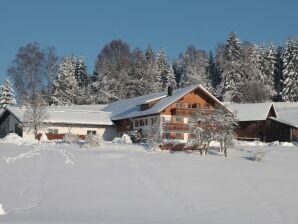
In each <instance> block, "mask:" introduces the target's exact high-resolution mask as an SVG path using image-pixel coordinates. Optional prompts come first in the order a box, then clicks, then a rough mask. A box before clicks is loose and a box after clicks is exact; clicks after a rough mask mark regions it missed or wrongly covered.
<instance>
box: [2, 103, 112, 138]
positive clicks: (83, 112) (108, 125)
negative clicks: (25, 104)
mask: <svg viewBox="0 0 298 224" xmlns="http://www.w3.org/2000/svg"><path fill="white" fill-rule="evenodd" d="M105 106H106V105H75V106H51V107H47V109H46V114H47V118H46V119H45V120H44V124H45V127H44V128H43V129H41V130H40V131H39V133H41V134H43V133H46V134H49V135H51V136H55V135H60V137H61V134H66V133H72V134H76V135H87V134H99V135H101V136H102V137H103V138H104V139H105V140H112V139H113V138H114V137H115V136H117V132H116V127H115V125H114V123H113V122H112V121H111V119H110V115H111V114H110V113H109V112H105V111H101V109H102V108H104V107H105ZM24 113H25V108H20V107H9V108H7V109H6V110H4V111H3V112H2V114H0V137H4V136H5V135H7V134H8V133H17V134H18V135H20V136H23V137H24V138H34V135H33V133H32V132H31V131H29V130H27V129H26V128H22V125H21V124H22V123H23V122H24Z"/></svg>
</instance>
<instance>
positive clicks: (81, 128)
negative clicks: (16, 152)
mask: <svg viewBox="0 0 298 224" xmlns="http://www.w3.org/2000/svg"><path fill="white" fill-rule="evenodd" d="M48 129H58V134H66V133H71V134H75V135H87V131H96V134H99V135H100V136H102V137H103V139H104V140H106V141H111V140H113V139H114V138H115V137H117V136H118V133H117V130H116V126H114V125H113V126H94V125H76V124H73V125H67V124H59V125H54V124H49V125H47V126H46V127H44V128H42V129H40V130H39V131H38V133H41V134H44V133H48ZM23 137H24V138H26V139H34V134H33V133H32V132H30V131H28V130H26V129H24V130H23Z"/></svg>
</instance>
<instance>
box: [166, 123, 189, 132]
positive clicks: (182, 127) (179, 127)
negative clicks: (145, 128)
mask: <svg viewBox="0 0 298 224" xmlns="http://www.w3.org/2000/svg"><path fill="white" fill-rule="evenodd" d="M165 129H166V130H167V131H189V130H190V129H189V126H188V125H187V124H179V123H169V124H168V125H167V126H166V128H165Z"/></svg>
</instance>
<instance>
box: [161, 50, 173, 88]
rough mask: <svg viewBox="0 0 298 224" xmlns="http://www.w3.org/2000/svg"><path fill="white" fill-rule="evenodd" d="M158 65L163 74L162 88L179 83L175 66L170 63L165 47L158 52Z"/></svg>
mask: <svg viewBox="0 0 298 224" xmlns="http://www.w3.org/2000/svg"><path fill="white" fill-rule="evenodd" d="M157 65H158V71H159V73H160V76H161V83H162V90H166V89H167V88H168V87H169V86H172V87H173V88H175V87H176V85H177V84H176V79H175V75H174V72H173V68H172V66H171V65H170V64H169V63H168V58H167V55H166V53H165V51H164V49H163V48H161V49H160V50H159V52H158V53H157Z"/></svg>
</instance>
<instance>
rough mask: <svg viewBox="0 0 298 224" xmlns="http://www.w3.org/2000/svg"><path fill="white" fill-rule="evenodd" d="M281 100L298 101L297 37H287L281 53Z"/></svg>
mask: <svg viewBox="0 0 298 224" xmlns="http://www.w3.org/2000/svg"><path fill="white" fill-rule="evenodd" d="M283 63H284V67H283V79H284V81H283V90H282V94H281V95H282V99H283V101H290V102H297V101H298V38H296V39H292V38H289V39H288V40H287V42H286V47H285V52H284V55H283Z"/></svg>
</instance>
